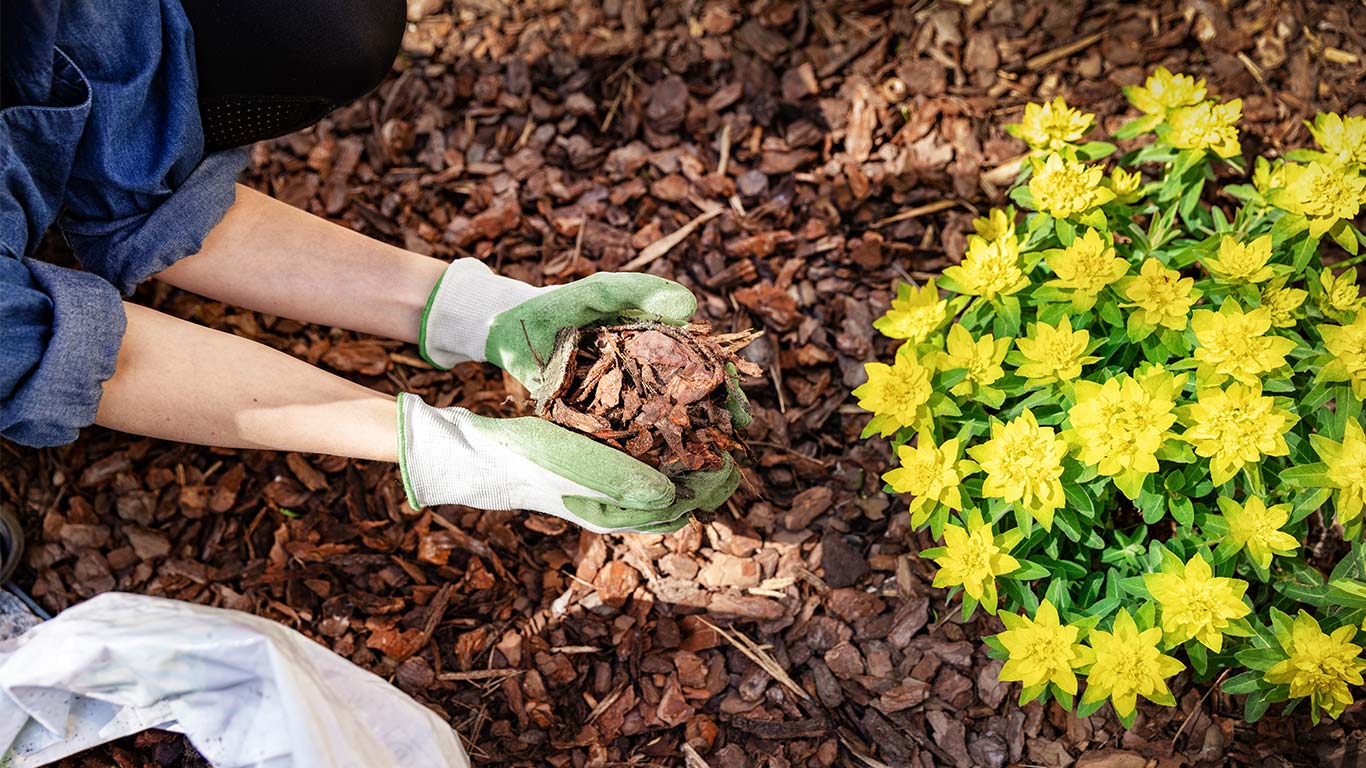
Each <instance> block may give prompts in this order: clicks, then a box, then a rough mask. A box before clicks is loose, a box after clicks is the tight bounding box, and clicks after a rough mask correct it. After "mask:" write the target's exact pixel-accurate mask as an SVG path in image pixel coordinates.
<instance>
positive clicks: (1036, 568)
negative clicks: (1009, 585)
mask: <svg viewBox="0 0 1366 768" xmlns="http://www.w3.org/2000/svg"><path fill="white" fill-rule="evenodd" d="M1017 562H1019V564H1020V567H1019V568H1017V569H1015V570H1013V571H1011V572H1010V573H1007V574H1006V575H1005V578H1007V579H1019V580H1020V581H1034V580H1035V579H1042V578H1045V577H1047V576H1048V575H1049V574H1048V569H1047V568H1045V567H1043V566H1042V565H1039V564H1038V563H1035V562H1033V561H1030V560H1019V561H1017Z"/></svg>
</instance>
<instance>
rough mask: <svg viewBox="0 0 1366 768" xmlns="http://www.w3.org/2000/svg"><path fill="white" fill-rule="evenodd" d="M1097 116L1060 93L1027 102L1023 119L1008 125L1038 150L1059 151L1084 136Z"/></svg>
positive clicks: (1031, 147) (1008, 127) (1008, 128)
mask: <svg viewBox="0 0 1366 768" xmlns="http://www.w3.org/2000/svg"><path fill="white" fill-rule="evenodd" d="M1095 118H1096V116H1095V115H1088V114H1083V113H1081V112H1079V111H1077V110H1075V109H1073V108H1071V107H1069V106H1067V102H1065V101H1063V99H1062V97H1061V96H1058V97H1056V98H1054V99H1053V100H1052V101H1049V102H1045V103H1043V104H1026V105H1025V109H1024V116H1023V117H1022V118H1021V119H1020V122H1018V123H1015V124H1014V125H1010V126H1007V127H1006V128H1007V130H1010V131H1011V132H1012V133H1014V134H1015V135H1016V136H1018V137H1019V138H1020V139H1021V140H1023V141H1024V143H1026V144H1028V145H1029V148H1030V149H1032V150H1034V151H1035V152H1059V151H1062V150H1065V149H1067V148H1069V147H1070V146H1071V145H1073V144H1075V143H1077V142H1079V141H1081V140H1082V139H1083V138H1085V136H1086V132H1087V131H1089V130H1091V124H1092V123H1093V122H1095Z"/></svg>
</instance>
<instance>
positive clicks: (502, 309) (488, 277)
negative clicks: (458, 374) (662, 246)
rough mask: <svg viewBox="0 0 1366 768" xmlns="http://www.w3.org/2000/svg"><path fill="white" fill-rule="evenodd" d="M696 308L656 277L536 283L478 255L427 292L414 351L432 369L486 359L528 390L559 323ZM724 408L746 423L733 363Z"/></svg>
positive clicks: (660, 316)
mask: <svg viewBox="0 0 1366 768" xmlns="http://www.w3.org/2000/svg"><path fill="white" fill-rule="evenodd" d="M696 311H697V299H696V298H694V297H693V295H692V292H691V291H689V290H688V289H687V288H684V287H683V286H681V285H679V284H678V283H675V282H673V281H672V280H665V279H664V278H662V277H655V276H654V275H641V274H635V273H612V272H603V273H599V274H596V275H592V276H591V277H587V278H584V279H583V280H578V281H576V282H573V283H569V284H568V285H559V286H548V287H544V288H537V287H535V286H531V285H527V284H526V283H523V282H522V281H520V280H513V279H512V278H508V277H501V276H499V275H495V274H494V273H493V271H492V270H490V269H489V268H488V267H487V266H485V265H484V263H483V262H481V261H479V260H478V259H457V260H456V261H454V262H451V264H450V266H448V267H447V268H446V271H445V273H444V274H443V275H442V276H441V279H440V280H438V281H437V283H436V286H435V287H434V288H432V293H431V295H430V296H428V297H427V307H426V309H425V310H424V311H423V313H422V326H421V328H420V329H419V332H418V349H419V351H420V352H421V354H422V357H423V359H425V360H426V361H427V362H428V363H431V364H432V365H433V366H434V367H436V368H438V369H441V370H443V371H444V370H447V369H449V368H451V367H452V366H454V365H455V364H457V363H463V362H466V361H471V360H473V361H476V362H491V363H493V364H494V365H497V366H498V367H499V368H502V369H503V370H505V371H507V372H508V373H510V374H512V376H513V377H514V378H516V379H517V381H519V382H521V383H522V386H524V387H526V388H527V389H528V390H530V391H531V392H533V393H540V392H542V391H544V390H545V388H546V386H545V383H544V382H543V380H542V378H543V377H542V369H543V368H544V363H545V362H546V361H548V360H549V359H550V357H551V353H552V352H553V350H554V348H555V337H556V335H557V334H558V333H559V331H560V329H561V328H564V327H567V326H574V327H578V328H582V327H584V326H587V325H592V324H593V323H597V322H603V321H608V322H615V321H619V320H622V319H628V320H629V319H636V320H657V321H659V322H662V323H668V324H670V325H685V324H687V322H688V320H689V319H691V318H692V316H693V313H694V312H696ZM728 373H730V374H731V375H730V377H729V380H728V381H727V384H726V389H727V400H726V408H727V409H728V410H729V411H730V412H731V416H732V418H733V419H734V423H735V426H736V427H737V428H739V429H744V428H746V427H748V426H749V423H750V421H751V417H750V408H749V401H748V400H747V399H746V398H745V393H744V391H743V390H741V389H740V380H739V376H738V375H737V374H736V372H735V370H734V369H733V368H729V369H728Z"/></svg>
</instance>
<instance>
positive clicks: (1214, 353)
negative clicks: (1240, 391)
mask: <svg viewBox="0 0 1366 768" xmlns="http://www.w3.org/2000/svg"><path fill="white" fill-rule="evenodd" d="M1191 330H1193V331H1195V341H1196V343H1197V344H1199V346H1198V347H1197V348H1196V350H1195V360H1196V362H1198V363H1200V367H1199V368H1198V369H1197V370H1196V373H1195V378H1196V380H1197V381H1199V382H1200V383H1201V384H1210V385H1215V384H1221V383H1223V382H1224V381H1225V380H1226V379H1227V378H1228V377H1232V378H1233V379H1235V380H1237V381H1241V382H1242V383H1244V384H1254V383H1256V382H1257V381H1258V380H1259V379H1258V377H1259V376H1260V375H1261V374H1263V373H1266V372H1268V371H1274V370H1276V369H1277V368H1281V367H1283V366H1284V365H1285V356H1286V355H1288V354H1290V351H1291V350H1293V349H1294V348H1295V342H1293V341H1291V340H1290V339H1287V338H1284V337H1281V336H1268V335H1266V334H1267V332H1268V331H1270V330H1271V310H1269V309H1267V308H1265V307H1259V308H1257V309H1254V310H1252V311H1251V312H1243V309H1242V307H1240V306H1238V302H1236V301H1234V300H1233V299H1228V300H1226V301H1225V302H1224V304H1223V306H1221V307H1220V308H1219V311H1218V312H1211V311H1210V310H1208V309H1198V310H1196V311H1195V314H1194V315H1192V316H1191Z"/></svg>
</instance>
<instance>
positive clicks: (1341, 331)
mask: <svg viewBox="0 0 1366 768" xmlns="http://www.w3.org/2000/svg"><path fill="white" fill-rule="evenodd" d="M1319 334H1320V335H1321V336H1323V346H1324V348H1325V349H1326V350H1328V354H1330V355H1332V356H1333V359H1332V361H1331V362H1329V363H1328V364H1327V365H1325V366H1324V367H1323V378H1324V380H1325V381H1346V382H1350V383H1351V385H1352V394H1353V395H1355V396H1356V398H1357V399H1358V400H1366V312H1361V313H1358V314H1357V317H1356V320H1354V321H1352V323H1351V324H1349V325H1320V326H1319Z"/></svg>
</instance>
